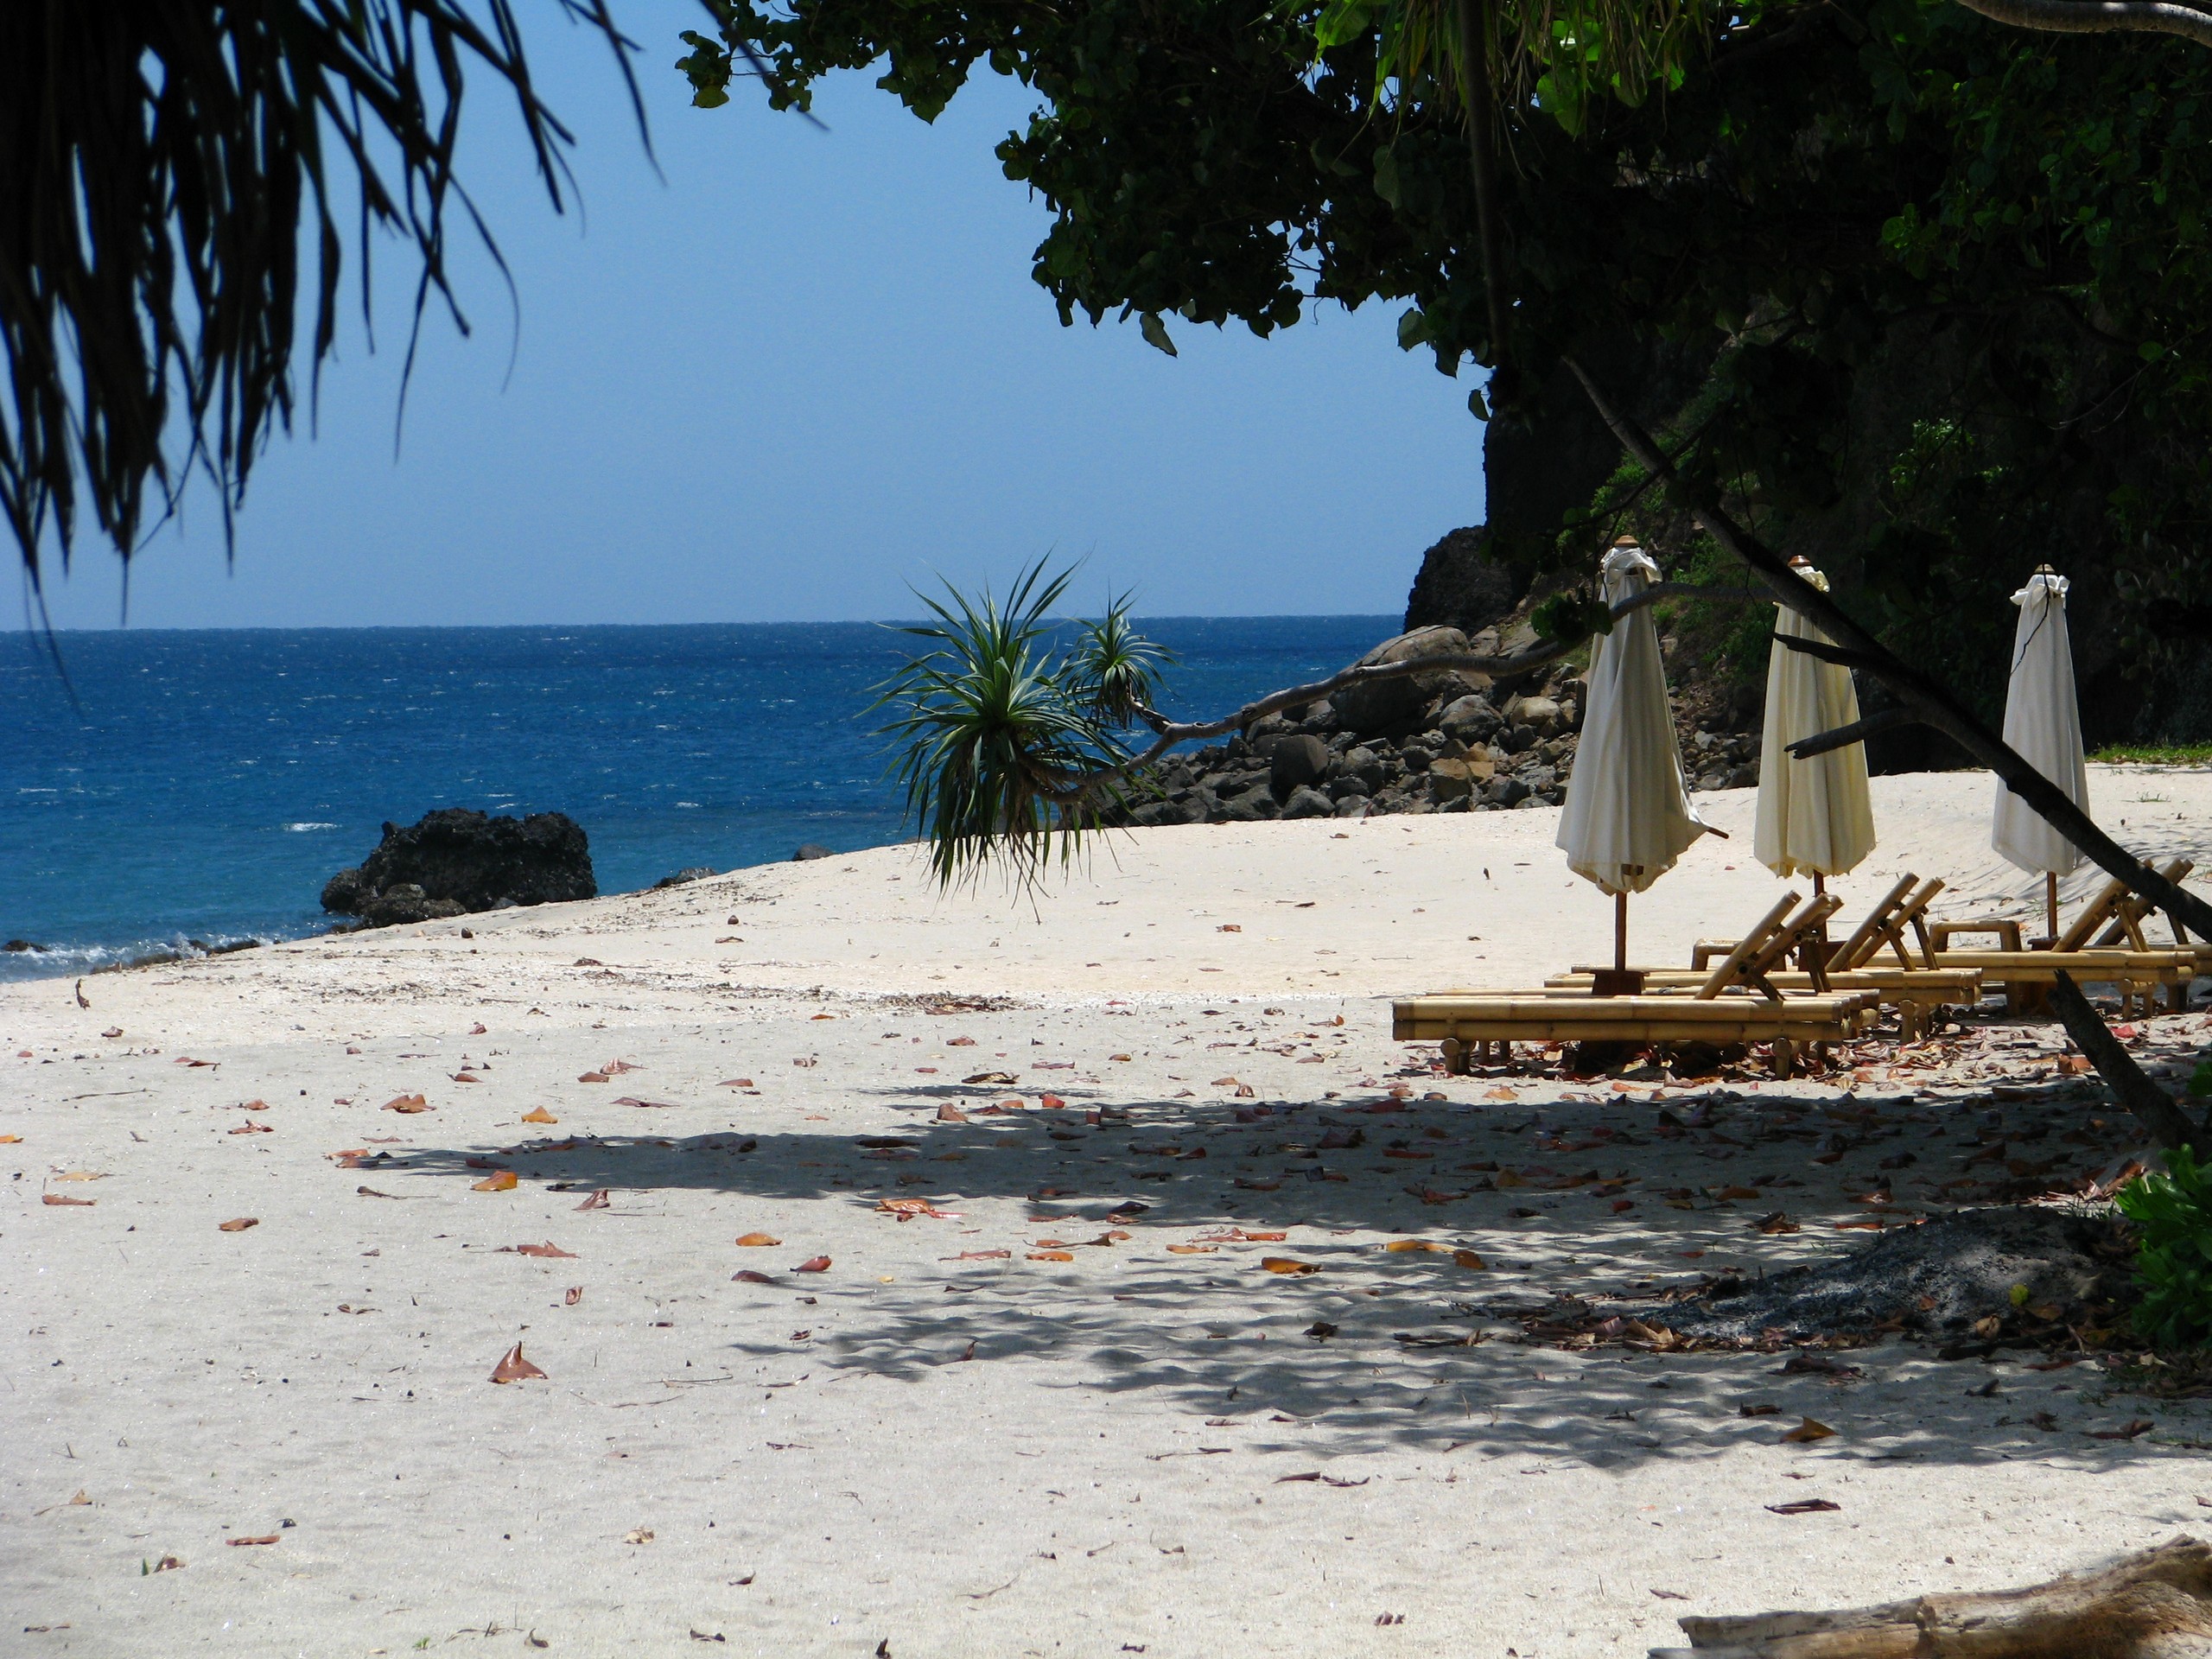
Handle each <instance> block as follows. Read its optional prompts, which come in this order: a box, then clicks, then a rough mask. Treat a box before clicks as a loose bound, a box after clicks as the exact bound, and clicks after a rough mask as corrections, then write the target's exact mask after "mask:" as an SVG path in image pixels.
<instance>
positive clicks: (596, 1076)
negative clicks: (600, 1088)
mask: <svg viewBox="0 0 2212 1659" xmlns="http://www.w3.org/2000/svg"><path fill="white" fill-rule="evenodd" d="M576 1081H577V1082H578V1083H612V1082H613V1078H612V1077H608V1076H607V1073H606V1072H604V1071H579V1072H578V1073H576Z"/></svg>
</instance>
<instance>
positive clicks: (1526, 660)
mask: <svg viewBox="0 0 2212 1659" xmlns="http://www.w3.org/2000/svg"><path fill="white" fill-rule="evenodd" d="M1771 597H1772V595H1771V594H1765V593H1762V592H1760V591H1759V590H1758V589H1757V588H1708V587H1705V586H1702V585H1701V584H1700V583H1697V582H1653V583H1652V584H1651V585H1650V586H1649V588H1644V589H1643V592H1641V593H1637V594H1630V595H1629V597H1628V598H1626V599H1624V600H1623V601H1620V603H1618V605H1614V606H1612V607H1610V608H1611V613H1612V617H1613V620H1615V621H1616V622H1618V621H1619V620H1621V619H1622V618H1623V617H1624V616H1628V615H1630V614H1632V613H1635V612H1637V611H1640V610H1642V609H1643V607H1645V606H1647V605H1656V604H1657V603H1658V602H1659V601H1661V600H1662V599H1701V600H1707V601H1715V602H1719V603H1733V604H1743V603H1752V602H1757V601H1760V600H1765V599H1770V598H1771ZM1581 643H1582V642H1581V641H1580V639H1547V640H1546V641H1544V642H1543V643H1542V644H1541V645H1533V646H1531V647H1530V648H1529V650H1527V651H1519V652H1512V653H1511V654H1510V655H1507V656H1503V657H1495V656H1492V657H1485V656H1481V655H1478V654H1477V653H1475V652H1465V651H1459V652H1439V653H1437V654H1436V655H1434V656H1433V657H1413V658H1408V659H1406V660H1405V661H1403V662H1398V663H1363V664H1353V665H1352V666H1351V667H1350V668H1347V669H1344V670H1341V671H1338V672H1337V673H1335V674H1332V675H1331V676H1330V677H1328V678H1327V679H1325V680H1316V681H1314V682H1313V683H1311V684H1309V685H1294V686H1290V687H1288V688H1287V689H1286V690H1281V691H1270V692H1269V693H1268V695H1267V696H1264V697H1262V698H1260V699H1259V700H1258V701H1256V702H1248V703H1246V704H1245V705H1244V706H1243V708H1242V709H1238V710H1236V713H1234V714H1231V715H1223V716H1222V717H1221V718H1220V719H1218V720H1192V721H1173V720H1170V719H1168V718H1167V716H1166V715H1163V714H1161V713H1160V711H1159V710H1158V709H1149V708H1146V707H1145V706H1143V705H1142V704H1139V705H1138V707H1137V709H1136V715H1137V718H1138V719H1140V720H1141V721H1143V722H1144V723H1145V724H1146V725H1147V726H1148V727H1150V728H1152V731H1153V741H1152V744H1151V746H1150V747H1147V748H1146V749H1144V750H1143V751H1142V752H1141V753H1136V754H1133V755H1131V756H1130V757H1129V758H1128V760H1123V761H1122V762H1121V763H1120V764H1118V765H1116V766H1105V767H1102V768H1100V769H1099V770H1098V771H1096V772H1082V773H1080V774H1071V775H1069V776H1068V777H1067V778H1066V779H1065V780H1064V781H1063V782H1062V783H1061V784H1060V785H1058V787H1056V788H1053V789H1052V790H1049V791H1047V794H1048V796H1049V798H1051V799H1053V800H1056V801H1060V802H1063V803H1065V804H1068V805H1071V806H1074V805H1079V804H1082V803H1083V802H1084V801H1085V800H1087V799H1089V798H1090V797H1091V796H1092V795H1094V794H1095V793H1096V791H1098V790H1100V789H1103V788H1104V787H1105V786H1106V785H1108V784H1109V783H1112V782H1114V781H1116V779H1122V778H1126V777H1128V775H1129V774H1130V773H1131V772H1142V771H1143V770H1144V769H1145V768H1146V767H1147V766H1151V765H1153V764H1154V762H1156V761H1158V760H1160V759H1161V758H1162V757H1163V756H1165V755H1166V753H1167V752H1168V751H1169V750H1170V749H1173V748H1174V747H1177V746H1178V745H1179V744H1184V743H1196V742H1201V741H1205V739H1207V738H1209V737H1226V736H1227V735H1228V734H1230V733H1231V732H1239V731H1243V729H1244V728H1246V727H1248V726H1249V725H1251V724H1253V723H1254V722H1255V721H1262V720H1265V719H1266V718H1267V717H1268V715H1273V714H1280V713H1281V711H1282V710H1283V709H1295V708H1298V707H1300V705H1301V704H1305V703H1309V702H1319V701H1320V700H1321V699H1322V698H1324V697H1325V696H1329V695H1330V694H1331V693H1332V692H1337V691H1344V690H1350V689H1351V687H1353V686H1356V685H1374V684H1376V683H1379V682H1381V681H1384V680H1402V679H1404V678H1406V677H1408V676H1409V675H1414V674H1430V673H1436V672H1440V671H1465V672H1470V673H1476V674H1484V675H1488V676H1489V677H1491V679H1494V680H1506V679H1512V678H1515V677H1517V676H1519V675H1522V674H1526V673H1528V672H1529V671H1532V670H1534V669H1539V668H1541V667H1543V666H1544V665H1545V664H1548V663H1554V662H1557V661H1558V660H1559V659H1560V658H1562V657H1564V656H1566V655H1567V652H1570V651H1573V649H1574V648H1575V647H1576V646H1578V645H1580V644H1581Z"/></svg>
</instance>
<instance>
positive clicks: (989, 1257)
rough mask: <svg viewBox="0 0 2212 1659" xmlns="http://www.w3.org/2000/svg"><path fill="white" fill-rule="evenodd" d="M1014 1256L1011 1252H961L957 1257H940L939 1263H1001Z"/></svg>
mask: <svg viewBox="0 0 2212 1659" xmlns="http://www.w3.org/2000/svg"><path fill="white" fill-rule="evenodd" d="M1013 1254H1014V1252H1013V1251H1011V1250H963V1251H961V1252H960V1254H959V1255H940V1256H939V1257H938V1261H940V1262H1003V1261H1005V1260H1006V1259H1007V1257H1008V1256H1010V1255H1013Z"/></svg>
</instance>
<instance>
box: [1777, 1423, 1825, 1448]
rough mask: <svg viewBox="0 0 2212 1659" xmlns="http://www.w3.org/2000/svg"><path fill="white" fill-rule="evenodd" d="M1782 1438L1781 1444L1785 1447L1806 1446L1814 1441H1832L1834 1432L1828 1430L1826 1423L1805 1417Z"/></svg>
mask: <svg viewBox="0 0 2212 1659" xmlns="http://www.w3.org/2000/svg"><path fill="white" fill-rule="evenodd" d="M1782 1438H1783V1443H1784V1444H1786V1445H1789V1446H1808V1445H1810V1444H1811V1443H1812V1442H1813V1441H1815V1440H1834V1438H1835V1430H1834V1429H1832V1428H1830V1427H1828V1426H1827V1424H1826V1423H1824V1422H1821V1421H1820V1420H1819V1419H1818V1418H1814V1417H1807V1418H1803V1419H1802V1420H1801V1421H1799V1422H1798V1425H1797V1427H1795V1428H1793V1429H1791V1430H1790V1431H1789V1433H1786V1434H1784V1435H1783V1437H1782Z"/></svg>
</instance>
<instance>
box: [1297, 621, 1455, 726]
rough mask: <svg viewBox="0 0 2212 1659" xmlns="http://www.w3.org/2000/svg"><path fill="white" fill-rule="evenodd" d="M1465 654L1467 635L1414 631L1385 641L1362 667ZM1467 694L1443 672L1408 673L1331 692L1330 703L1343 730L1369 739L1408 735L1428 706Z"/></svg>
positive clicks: (1451, 675)
mask: <svg viewBox="0 0 2212 1659" xmlns="http://www.w3.org/2000/svg"><path fill="white" fill-rule="evenodd" d="M1466 649H1467V636H1466V635H1465V634H1464V633H1462V632H1459V629H1457V628H1447V627H1427V628H1415V629H1414V631H1413V632H1410V633H1402V634H1400V635H1399V636H1398V637H1397V638H1396V639H1385V640H1384V641H1383V643H1382V644H1381V645H1377V646H1376V647H1375V649H1374V650H1372V651H1370V652H1368V653H1367V655H1366V656H1364V657H1363V658H1360V659H1359V660H1360V662H1361V664H1363V665H1365V664H1381V663H1402V662H1408V661H1411V660H1414V659H1415V658H1422V657H1433V656H1438V655H1440V654H1443V653H1446V652H1465V650H1466ZM1468 689H1469V688H1468V685H1467V683H1465V681H1463V680H1462V679H1461V678H1460V677H1459V676H1458V675H1457V674H1455V673H1453V672H1452V671H1450V670H1448V669H1440V670H1437V671H1434V672H1433V673H1425V674H1408V675H1406V676H1404V677H1402V678H1398V679H1394V680H1376V681H1375V682H1373V683H1370V684H1367V685H1353V686H1347V687H1345V688H1344V690H1341V691H1337V692H1333V693H1332V694H1331V696H1330V699H1329V701H1330V702H1331V703H1332V706H1333V707H1334V709H1335V711H1336V715H1337V718H1338V721H1341V722H1342V723H1343V725H1344V729H1345V730H1347V731H1351V732H1356V733H1357V734H1360V735H1361V736H1363V737H1366V736H1372V735H1375V734H1384V733H1402V732H1405V731H1407V730H1409V729H1410V728H1411V722H1412V721H1414V719H1415V718H1416V717H1417V716H1418V715H1420V713H1421V710H1422V709H1423V708H1424V707H1425V706H1427V704H1428V703H1430V702H1433V701H1435V700H1436V699H1437V698H1439V697H1440V696H1446V695H1449V696H1452V697H1453V698H1454V699H1456V698H1458V697H1459V696H1460V695H1461V694H1463V693H1464V692H1465V691H1466V690H1468Z"/></svg>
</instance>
